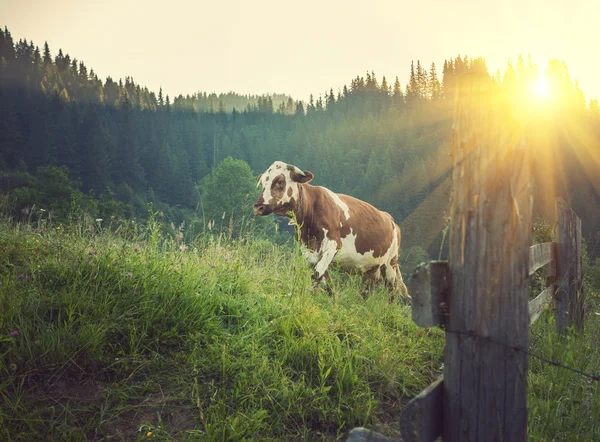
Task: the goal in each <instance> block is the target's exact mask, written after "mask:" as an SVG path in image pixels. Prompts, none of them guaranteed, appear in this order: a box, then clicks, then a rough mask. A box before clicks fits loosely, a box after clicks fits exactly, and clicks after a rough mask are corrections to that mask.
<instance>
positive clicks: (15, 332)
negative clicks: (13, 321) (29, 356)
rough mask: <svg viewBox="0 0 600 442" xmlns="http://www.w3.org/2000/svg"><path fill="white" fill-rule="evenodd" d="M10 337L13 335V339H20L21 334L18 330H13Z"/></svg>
mask: <svg viewBox="0 0 600 442" xmlns="http://www.w3.org/2000/svg"><path fill="white" fill-rule="evenodd" d="M10 335H11V336H12V337H13V338H16V337H18V336H19V332H18V331H17V330H13V331H11V332H10Z"/></svg>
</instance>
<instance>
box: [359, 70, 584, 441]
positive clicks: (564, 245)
mask: <svg viewBox="0 0 600 442" xmlns="http://www.w3.org/2000/svg"><path fill="white" fill-rule="evenodd" d="M510 115H511V113H510V109H509V108H508V107H507V105H506V103H505V102H504V101H503V100H502V97H501V96H500V94H497V93H496V91H495V86H494V84H493V83H491V82H490V81H488V80H487V79H482V78H480V77H478V76H465V77H464V78H462V79H461V80H460V82H459V84H458V98H457V105H456V109H455V116H454V124H453V128H452V152H451V154H452V157H453V169H452V204H451V228H450V249H449V250H450V255H449V261H447V262H446V261H434V262H429V263H425V264H422V265H420V266H419V267H418V268H417V269H416V270H415V272H414V274H413V276H412V277H411V280H410V283H409V285H410V288H411V295H412V317H413V320H414V322H415V323H416V324H417V325H419V326H421V327H433V326H442V327H444V329H445V330H446V347H445V351H444V374H443V376H441V377H440V378H439V379H437V380H436V381H435V382H434V383H433V384H431V385H430V386H429V387H428V388H427V389H425V390H424V391H423V392H421V393H420V394H419V395H418V396H417V397H415V398H414V399H413V400H411V401H410V402H409V403H408V404H407V406H406V407H405V408H404V410H403V413H402V416H401V423H400V429H401V433H402V438H403V440H405V441H435V440H436V439H437V438H438V437H440V436H442V438H443V440H444V441H482V440H485V441H501V440H502V441H517V442H518V441H525V439H526V432H527V404H526V380H527V362H528V361H527V355H528V353H527V350H528V348H529V326H530V323H533V322H534V321H535V320H537V319H538V318H539V316H540V314H541V313H542V312H543V311H544V309H545V308H546V307H547V306H548V305H549V303H550V302H551V301H552V300H554V307H555V315H556V324H557V328H558V331H559V332H561V333H562V332H564V331H565V330H566V328H567V327H568V326H569V325H571V324H574V325H575V326H576V327H577V328H579V329H582V328H583V292H582V273H581V221H580V220H579V218H578V217H577V215H576V214H575V213H574V212H573V211H572V210H571V209H570V208H569V206H568V205H567V204H566V203H565V202H564V201H563V200H562V199H560V198H559V199H557V202H556V216H557V217H556V242H548V243H544V244H537V245H534V246H533V247H531V242H532V185H533V184H532V176H533V174H532V167H533V162H532V156H533V152H532V149H530V148H528V146H527V143H526V135H524V134H523V132H522V131H521V130H520V129H519V125H518V124H517V122H515V121H513V120H511V117H510ZM545 266H546V267H547V272H546V276H547V285H548V286H547V288H546V289H545V290H543V291H542V292H541V293H540V294H539V295H538V296H537V297H536V298H535V299H533V300H531V301H528V298H529V293H530V275H532V274H533V273H534V272H535V271H536V270H539V269H541V268H542V267H545ZM522 350H524V351H522ZM348 440H349V441H350V440H352V441H360V440H365V441H366V440H381V441H383V440H388V439H386V438H383V437H382V436H381V435H377V434H375V433H373V432H371V431H369V430H366V429H354V430H353V431H352V432H351V434H350V437H349V439H348Z"/></svg>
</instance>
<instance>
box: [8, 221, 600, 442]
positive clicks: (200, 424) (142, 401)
mask: <svg viewBox="0 0 600 442" xmlns="http://www.w3.org/2000/svg"><path fill="white" fill-rule="evenodd" d="M155 215H156V214H155ZM155 215H151V216H150V220H149V221H148V223H147V224H145V225H140V224H138V223H136V222H134V221H117V220H114V219H113V220H102V221H99V220H92V219H85V217H81V216H79V217H77V216H76V217H73V218H72V220H71V222H69V223H67V224H66V225H60V224H56V223H55V222H52V221H51V220H49V219H48V218H47V216H44V215H43V213H42V214H41V215H40V214H39V213H38V214H37V215H36V217H34V218H32V219H30V222H29V223H22V224H19V223H14V222H11V221H10V220H6V219H3V220H1V221H0V293H1V295H0V321H1V328H0V440H7V441H13V440H14V441H36V440H44V441H64V440H72V441H79V440H109V439H110V440H147V439H155V440H167V441H173V440H177V441H184V440H203V441H204V440H206V441H241V440H261V441H262V440H311V441H313V440H314V441H317V440H327V441H330V440H340V439H343V437H344V435H345V433H346V432H347V431H348V430H349V429H351V428H352V427H354V426H359V425H364V426H368V427H371V428H374V429H376V430H378V431H380V432H382V433H384V434H387V435H390V436H398V435H399V426H398V425H399V424H398V422H399V414H400V412H401V410H402V408H403V406H404V405H405V404H406V402H407V401H408V400H410V399H411V398H412V397H414V396H415V395H416V394H417V393H418V392H419V391H420V390H421V389H423V388H424V387H425V386H427V385H428V384H429V383H430V382H431V380H432V379H434V378H435V377H436V376H437V375H438V374H439V372H440V371H441V364H442V349H443V343H444V336H443V332H441V331H440V330H438V329H420V328H417V327H416V326H415V325H414V324H413V323H412V321H411V320H410V307H409V306H405V305H398V304H395V305H389V304H388V302H387V299H388V297H387V293H386V292H385V290H384V289H377V290H376V291H375V292H374V293H372V295H371V296H370V297H369V298H368V299H366V300H364V299H363V298H362V297H361V296H360V295H359V293H360V291H361V280H360V278H358V277H354V276H349V275H345V274H338V273H336V272H333V275H332V276H333V279H332V286H333V291H334V294H335V296H329V294H327V292H326V291H324V290H321V289H318V290H316V291H315V290H313V289H312V288H311V283H312V281H311V278H310V270H309V269H308V268H307V265H306V263H305V260H304V259H303V257H302V254H301V252H300V250H299V249H298V247H296V245H295V244H294V243H289V244H287V245H285V246H277V245H274V244H273V243H271V242H269V241H265V240H259V239H244V238H239V237H238V238H234V237H233V236H232V235H231V234H230V233H228V230H227V225H226V226H225V228H223V229H216V231H215V229H213V230H212V231H203V232H202V233H201V234H199V235H197V236H196V237H195V239H194V240H192V241H190V240H187V242H186V239H185V238H186V236H185V235H184V234H183V232H181V231H180V230H178V229H177V228H174V227H173V228H171V229H170V230H169V229H166V230H165V229H162V228H161V226H160V220H159V219H158V218H157V217H156V216H155ZM596 268H597V267H593V269H596ZM592 273H593V272H592ZM597 274H598V275H600V272H598V273H597ZM588 279H589V278H588ZM592 282H593V281H591V282H590V281H589V280H588V283H587V286H588V289H589V290H590V295H589V296H588V299H589V300H590V302H589V305H588V313H587V315H588V316H587V318H586V319H587V321H586V331H585V334H584V335H583V336H577V335H576V334H574V333H571V334H569V335H568V336H567V337H566V338H558V337H557V336H556V334H555V333H554V325H553V322H552V318H551V315H547V317H543V318H541V319H540V320H539V321H538V323H536V325H535V326H534V328H533V330H532V339H531V340H532V348H531V350H532V351H533V352H536V353H540V354H544V355H546V356H549V357H550V358H555V359H557V360H559V361H561V362H563V363H565V364H567V365H572V366H574V367H577V368H579V369H582V370H585V371H596V372H598V371H600V370H599V368H600V356H599V354H598V346H599V344H600V342H599V339H600V338H599V337H600V333H599V332H600V330H599V325H598V319H599V318H600V316H598V315H596V312H598V313H600V309H599V308H598V306H599V303H598V300H597V297H596V296H597V291H596V292H594V290H596V289H593V288H592ZM599 415H600V392H599V390H598V385H597V383H596V384H594V383H591V382H590V381H587V380H585V379H584V378H582V377H581V376H579V375H577V374H575V373H570V372H566V371H564V370H561V369H558V368H556V367H553V366H550V365H547V364H543V363H541V362H539V361H537V360H535V359H533V358H532V359H530V372H529V436H530V439H531V440H565V441H567V440H569V441H570V440H582V441H584V440H585V441H587V440H600V434H599V433H598V432H599V431H600V430H599V426H598V425H597V416H599Z"/></svg>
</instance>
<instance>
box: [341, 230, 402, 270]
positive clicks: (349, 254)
mask: <svg viewBox="0 0 600 442" xmlns="http://www.w3.org/2000/svg"><path fill="white" fill-rule="evenodd" d="M359 234H360V232H359V233H358V234H356V233H354V232H353V231H352V229H351V230H350V233H349V234H348V236H346V237H345V238H341V241H342V248H341V249H340V251H339V252H338V254H337V256H336V259H335V264H337V265H338V266H340V267H342V268H353V269H356V270H358V271H360V272H362V273H364V272H366V271H368V270H370V269H372V268H374V267H378V266H382V265H387V266H389V263H390V261H391V260H392V258H393V257H394V256H395V255H396V254H397V253H398V238H397V236H396V228H395V227H394V235H393V239H392V243H391V244H390V247H389V248H388V250H387V251H386V253H385V254H384V255H382V256H380V257H377V258H376V257H375V256H373V255H374V253H375V250H369V251H368V252H365V253H359V252H358V251H357V250H356V238H357V236H358V235H359ZM389 273H390V272H386V278H388V277H389Z"/></svg>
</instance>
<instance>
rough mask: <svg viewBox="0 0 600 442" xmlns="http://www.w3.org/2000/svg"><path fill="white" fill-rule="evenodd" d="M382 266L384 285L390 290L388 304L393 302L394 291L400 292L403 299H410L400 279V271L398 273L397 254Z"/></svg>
mask: <svg viewBox="0 0 600 442" xmlns="http://www.w3.org/2000/svg"><path fill="white" fill-rule="evenodd" d="M381 267H382V273H383V275H384V278H385V285H386V287H387V288H388V290H389V291H390V298H389V302H390V304H391V303H392V302H394V297H395V296H394V295H395V293H396V291H398V292H399V293H400V296H401V297H402V298H405V299H411V298H410V295H409V294H408V289H407V288H406V285H405V284H404V280H403V279H402V273H400V266H399V265H398V256H397V255H396V256H394V257H393V258H392V259H391V260H390V262H388V263H386V264H384V265H382V266H381Z"/></svg>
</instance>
